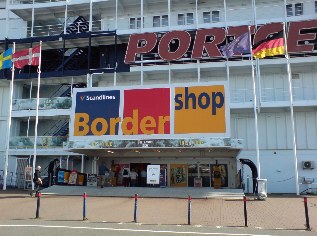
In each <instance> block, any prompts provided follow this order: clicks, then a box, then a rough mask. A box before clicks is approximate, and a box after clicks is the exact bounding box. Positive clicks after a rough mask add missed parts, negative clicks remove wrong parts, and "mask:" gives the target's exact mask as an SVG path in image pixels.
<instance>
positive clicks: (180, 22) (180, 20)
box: [177, 13, 194, 25]
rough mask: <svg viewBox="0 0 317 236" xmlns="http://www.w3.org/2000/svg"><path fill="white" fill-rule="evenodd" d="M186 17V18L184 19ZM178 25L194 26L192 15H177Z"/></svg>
mask: <svg viewBox="0 0 317 236" xmlns="http://www.w3.org/2000/svg"><path fill="white" fill-rule="evenodd" d="M185 16H186V18H185ZM177 23H178V25H192V24H194V13H186V15H185V14H183V13H179V14H178V18H177Z"/></svg>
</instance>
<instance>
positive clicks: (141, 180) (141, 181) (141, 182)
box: [130, 163, 151, 187]
mask: <svg viewBox="0 0 317 236" xmlns="http://www.w3.org/2000/svg"><path fill="white" fill-rule="evenodd" d="M150 164H151V163H130V171H132V170H133V169H134V171H135V172H136V173H138V177H137V181H136V187H146V177H144V176H146V170H147V166H148V165H150ZM144 171H145V173H144Z"/></svg>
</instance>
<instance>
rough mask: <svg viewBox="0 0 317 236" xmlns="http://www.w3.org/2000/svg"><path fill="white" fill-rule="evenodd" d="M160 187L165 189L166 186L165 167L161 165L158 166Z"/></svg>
mask: <svg viewBox="0 0 317 236" xmlns="http://www.w3.org/2000/svg"><path fill="white" fill-rule="evenodd" d="M160 166H161V168H160V187H166V186H167V165H166V164H163V165H160Z"/></svg>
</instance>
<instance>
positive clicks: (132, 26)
mask: <svg viewBox="0 0 317 236" xmlns="http://www.w3.org/2000/svg"><path fill="white" fill-rule="evenodd" d="M129 29H135V18H130V26H129Z"/></svg>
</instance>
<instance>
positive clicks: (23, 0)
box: [10, 0, 66, 5]
mask: <svg viewBox="0 0 317 236" xmlns="http://www.w3.org/2000/svg"><path fill="white" fill-rule="evenodd" d="M65 1H66V0H34V3H51V2H65ZM10 4H12V5H15V4H33V0H11V1H10Z"/></svg>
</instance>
